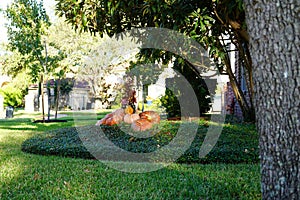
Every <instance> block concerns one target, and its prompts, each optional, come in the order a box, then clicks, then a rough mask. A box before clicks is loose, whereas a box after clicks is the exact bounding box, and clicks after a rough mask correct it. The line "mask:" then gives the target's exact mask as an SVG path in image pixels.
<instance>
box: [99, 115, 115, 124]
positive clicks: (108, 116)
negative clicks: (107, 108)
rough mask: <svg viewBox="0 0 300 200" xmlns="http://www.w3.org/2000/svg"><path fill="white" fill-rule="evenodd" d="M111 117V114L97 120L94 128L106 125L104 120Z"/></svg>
mask: <svg viewBox="0 0 300 200" xmlns="http://www.w3.org/2000/svg"><path fill="white" fill-rule="evenodd" d="M112 116H113V113H109V114H107V115H105V117H103V118H102V119H101V120H99V121H98V122H97V123H96V126H100V125H106V120H107V119H108V118H111V117H112Z"/></svg>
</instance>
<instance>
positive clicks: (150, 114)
mask: <svg viewBox="0 0 300 200" xmlns="http://www.w3.org/2000/svg"><path fill="white" fill-rule="evenodd" d="M129 110H130V109H129ZM122 122H124V123H127V124H131V128H132V130H134V131H145V130H148V129H150V128H152V125H153V124H158V123H159V122H160V116H159V114H158V113H157V112H155V111H144V112H142V113H139V114H138V113H130V112H128V110H127V108H126V109H122V108H120V109H117V110H115V111H114V112H112V113H109V114H107V115H105V117H104V118H103V119H101V120H99V121H98V122H97V123H96V126H100V125H107V126H113V125H117V124H120V123H122Z"/></svg>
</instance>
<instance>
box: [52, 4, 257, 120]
mask: <svg viewBox="0 0 300 200" xmlns="http://www.w3.org/2000/svg"><path fill="white" fill-rule="evenodd" d="M57 2H58V3H57V6H56V10H57V12H58V14H59V15H60V16H65V17H66V18H67V20H68V22H70V23H71V24H73V25H74V26H75V28H77V29H80V30H84V31H91V32H98V33H99V34H100V36H103V35H104V34H105V33H107V34H108V35H109V36H112V35H114V34H116V33H121V32H123V31H125V30H128V29H131V28H139V27H163V28H168V29H173V30H176V31H179V32H181V33H183V34H185V35H187V36H189V37H192V38H194V39H195V40H196V41H198V42H199V43H200V44H201V45H203V46H204V47H205V48H206V49H207V50H209V52H210V56H211V58H212V59H214V61H215V64H216V67H217V68H218V69H219V71H220V73H224V72H225V73H226V74H228V77H229V80H230V83H231V86H232V88H233V92H234V94H235V96H236V99H237V101H238V103H239V105H240V107H241V109H242V111H243V115H244V119H245V120H250V121H253V120H254V118H255V115H254V109H253V105H252V96H253V82H252V62H251V57H250V54H249V48H248V35H247V32H246V30H245V27H246V26H245V17H244V10H243V7H242V1H240V0H237V1H236V0H218V1H212V2H209V1H195V0H187V1H159V0H147V1H140V0H139V1H133V0H127V1H84V2H77V1H72V0H57ZM229 42H231V43H233V44H234V45H235V49H234V50H232V49H229V48H228V43H229ZM158 51H159V50H155V51H154V50H148V52H147V51H146V52H145V51H144V52H143V53H144V55H146V56H147V57H148V58H149V56H153V57H154V58H156V59H159V60H161V59H162V60H164V61H165V62H167V61H171V60H172V59H173V55H170V53H169V52H164V51H159V53H158ZM231 51H236V52H238V53H239V59H240V63H242V66H243V67H244V68H245V70H244V71H245V72H246V73H245V76H246V78H247V80H248V81H247V83H248V84H247V86H248V92H249V93H250V97H251V98H250V102H247V100H246V97H245V95H244V93H243V92H242V90H241V89H240V87H239V83H238V81H237V77H235V75H234V73H233V71H232V69H231V67H232V66H231V61H230V56H229V53H230V52H231ZM187 65H189V67H191V68H194V70H199V67H198V66H193V65H191V64H190V63H187Z"/></svg>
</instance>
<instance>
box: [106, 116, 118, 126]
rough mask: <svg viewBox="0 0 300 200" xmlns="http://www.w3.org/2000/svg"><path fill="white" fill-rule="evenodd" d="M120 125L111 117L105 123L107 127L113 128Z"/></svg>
mask: <svg viewBox="0 0 300 200" xmlns="http://www.w3.org/2000/svg"><path fill="white" fill-rule="evenodd" d="M115 124H118V122H117V121H116V120H115V119H114V117H110V118H108V119H107V120H106V121H105V125H108V126H112V125H115Z"/></svg>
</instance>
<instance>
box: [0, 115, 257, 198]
mask: <svg viewBox="0 0 300 200" xmlns="http://www.w3.org/2000/svg"><path fill="white" fill-rule="evenodd" d="M17 114H18V113H17ZM35 117H36V115H35V116H31V117H30V115H28V116H27V117H26V118H22V116H18V118H14V119H9V120H0V166H1V167H0V199H260V198H261V193H260V175H259V165H258V164H219V163H214V164H205V165H203V164H178V163H177V164H176V163H174V164H171V165H169V166H168V167H166V168H164V169H161V170H158V171H155V172H151V173H142V174H131V173H123V172H119V171H116V170H114V169H111V168H109V167H107V166H106V165H104V164H103V163H101V162H100V161H98V160H91V159H78V158H76V159H74V158H69V157H61V156H42V155H36V154H28V153H24V152H22V151H21V145H22V143H23V142H24V141H25V140H27V139H29V138H32V137H35V136H36V135H40V134H44V133H45V132H49V131H51V130H56V129H61V128H63V129H64V128H68V127H72V126H74V121H72V117H71V116H69V117H66V118H65V119H68V122H66V123H47V124H41V123H32V121H33V118H35ZM99 118H101V116H100V115H99Z"/></svg>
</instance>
